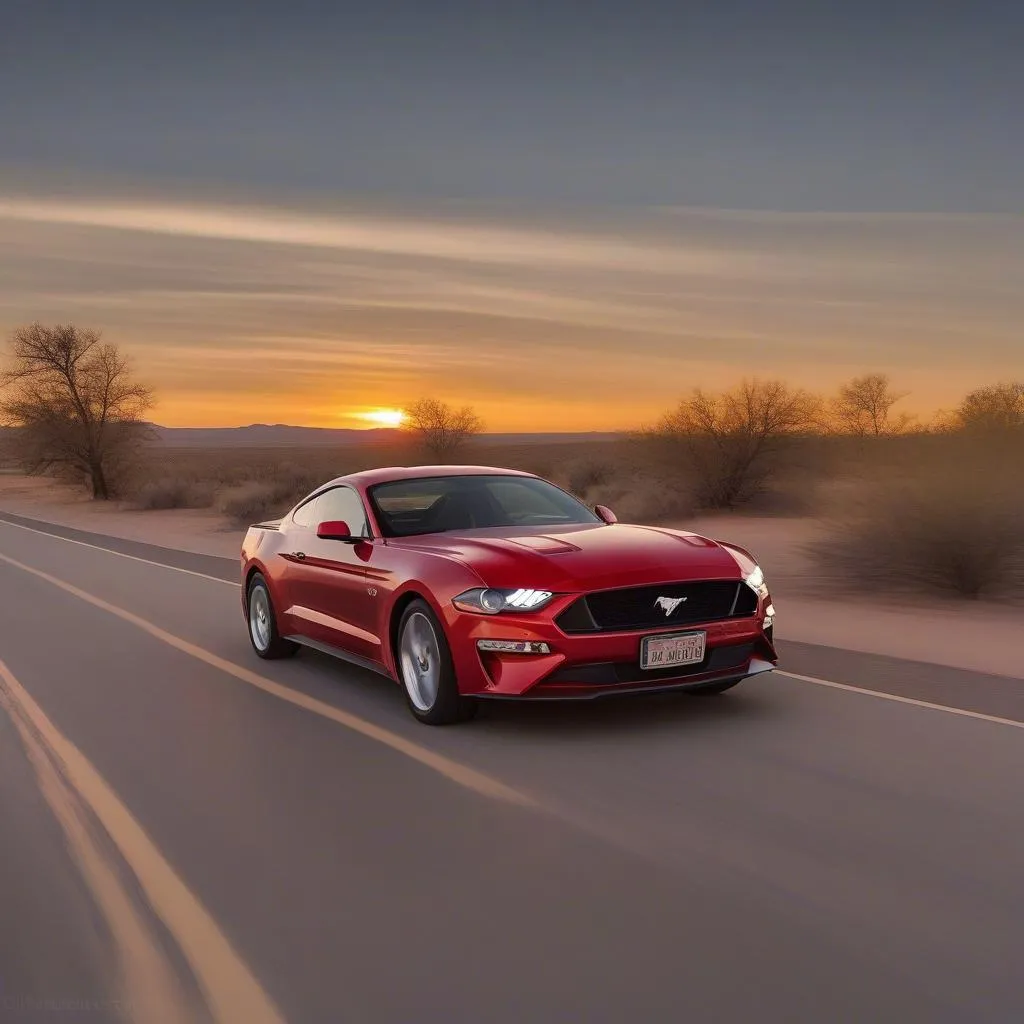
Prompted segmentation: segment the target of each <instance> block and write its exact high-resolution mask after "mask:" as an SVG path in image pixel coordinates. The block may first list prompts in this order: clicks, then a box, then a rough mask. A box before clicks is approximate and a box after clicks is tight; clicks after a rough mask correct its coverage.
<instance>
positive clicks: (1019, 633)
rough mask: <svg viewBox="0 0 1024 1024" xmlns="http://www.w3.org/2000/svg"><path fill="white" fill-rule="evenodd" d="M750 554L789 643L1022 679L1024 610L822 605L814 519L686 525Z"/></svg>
mask: <svg viewBox="0 0 1024 1024" xmlns="http://www.w3.org/2000/svg"><path fill="white" fill-rule="evenodd" d="M0 511H7V512H12V513H15V514H18V515H24V516H31V517H34V518H36V519H42V520H45V521H47V522H51V523H58V524H60V525H62V526H68V527H72V528H75V529H80V530H88V531H91V532H94V533H100V534H105V535H107V536H112V537H121V538H124V539H128V540H137V541H142V542H144V543H149V544H159V545H161V546H163V547H169V548H177V549H180V550H184V551H195V552H199V553H201V554H209V555H221V556H223V557H226V558H235V557H237V555H238V548H239V544H240V541H241V537H242V533H241V531H240V530H239V529H238V528H237V527H234V526H233V525H231V524H230V523H228V522H226V521H225V520H224V519H223V518H222V517H221V516H219V515H217V514H216V513H213V512H209V511H198V510H168V511H152V512H140V511H138V510H134V509H131V508H127V507H125V506H123V505H120V504H117V503H110V504H99V503H95V502H91V501H89V500H88V499H87V498H86V497H85V496H84V495H82V494H79V493H77V492H73V491H71V490H69V489H67V488H64V487H61V486H59V485H55V484H54V483H53V482H52V481H47V480H41V479H31V478H25V477H22V476H18V475H14V474H0ZM678 525H679V526H681V527H682V528H684V529H688V530H693V531H694V532H697V533H702V534H705V535H707V536H710V537H716V538H718V539H722V540H731V541H733V542H734V543H737V544H740V545H742V546H744V547H746V548H748V549H749V550H750V551H751V553H752V554H754V556H755V557H756V558H757V559H758V561H759V562H760V563H761V564H762V566H764V568H765V572H766V574H767V576H768V580H769V583H770V585H771V587H772V595H773V599H774V602H775V605H776V609H777V612H778V618H777V620H776V633H777V635H778V637H779V638H780V639H781V640H799V641H803V642H805V643H815V644H822V645H825V646H828V647H838V648H842V649H845V650H852V651H862V652H865V653H870V654H885V655H890V656H892V657H899V658H909V659H913V660H916V661H926V662H933V663H936V664H941V665H951V666H954V667H956V668H964V669H969V670H973V671H979V672H993V673H997V674H999V675H1006V676H1013V677H1015V678H1022V679H1024V658H1022V657H1021V654H1020V645H1021V638H1022V637H1024V609H1022V608H1020V607H1017V608H1007V607H1005V606H1002V605H997V604H994V603H992V604H989V603H984V602H983V603H971V604H965V603H963V602H955V601H950V602H940V601H935V600H929V601H924V600H922V601H920V602H919V603H916V604H912V603H908V602H907V601H901V602H897V601H894V600H887V599H885V598H878V597H872V598H870V599H868V598H851V597H848V596H840V595H838V594H837V595H836V596H835V597H834V598H827V597H823V596H822V595H821V593H820V592H818V593H815V592H814V589H813V587H814V584H815V583H816V581H815V579H814V574H813V572H812V570H811V568H810V566H809V564H808V562H807V560H806V559H805V557H804V556H803V554H802V552H801V547H802V545H803V544H805V543H806V542H807V541H808V540H811V539H812V538H813V537H814V535H815V531H816V530H817V529H819V528H820V527H819V526H818V525H817V524H816V523H815V522H814V521H813V520H807V519H794V518H784V517H765V516H737V515H728V516H714V517H706V518H700V519H694V520H688V521H687V522H685V523H680V524H678Z"/></svg>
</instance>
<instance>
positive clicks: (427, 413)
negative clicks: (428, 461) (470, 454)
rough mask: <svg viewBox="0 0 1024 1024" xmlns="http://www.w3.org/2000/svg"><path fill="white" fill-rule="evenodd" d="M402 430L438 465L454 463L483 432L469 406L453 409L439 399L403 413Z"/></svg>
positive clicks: (420, 402)
mask: <svg viewBox="0 0 1024 1024" xmlns="http://www.w3.org/2000/svg"><path fill="white" fill-rule="evenodd" d="M404 413H405V418H404V420H403V427H404V429H405V430H407V431H408V432H409V433H411V434H412V435H413V436H414V437H415V438H416V440H417V441H418V442H419V444H420V445H421V447H423V448H424V449H425V450H426V451H427V452H429V453H430V455H431V457H432V458H433V459H435V460H436V461H437V462H444V461H446V460H449V459H452V458H454V457H455V455H456V454H457V453H458V452H459V450H460V449H461V448H463V447H464V446H465V444H466V442H468V441H469V440H470V439H471V438H473V437H475V436H476V435H477V434H479V433H480V432H481V431H482V430H483V423H482V422H481V420H480V417H479V416H477V414H476V413H475V412H474V411H473V409H472V408H470V407H469V406H464V407H463V408H461V409H453V408H452V407H451V406H449V405H447V404H446V403H444V402H442V401H439V400H438V399H436V398H421V399H419V400H418V401H416V402H413V403H412V405H410V406H409V407H408V408H406V409H405V410H404Z"/></svg>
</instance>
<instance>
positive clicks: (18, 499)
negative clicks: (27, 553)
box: [0, 473, 242, 558]
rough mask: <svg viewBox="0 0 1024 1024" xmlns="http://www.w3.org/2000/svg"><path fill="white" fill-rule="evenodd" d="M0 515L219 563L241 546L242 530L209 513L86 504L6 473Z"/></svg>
mask: <svg viewBox="0 0 1024 1024" xmlns="http://www.w3.org/2000/svg"><path fill="white" fill-rule="evenodd" d="M0 511H4V512H13V513H14V514H16V515H23V516H31V517H32V518H35V519H42V520H45V521H46V522H49V523H58V524H59V525H61V526H68V527H71V528H73V529H76V530H88V531H90V532H92V533H102V534H105V535H107V536H109V537H121V538H123V539H125V540H137V541H141V542H142V543H145V544H159V545H161V546H162V547H165V548H178V549H180V550H182V551H196V552H198V553H200V554H203V555H222V556H223V557H225V558H236V557H237V556H238V549H239V545H240V544H241V541H242V531H240V530H239V529H238V528H237V527H235V526H233V525H232V524H231V523H229V522H228V521H226V520H225V519H224V518H223V517H222V516H220V515H218V514H217V513H215V512H211V511H207V510H200V509H168V510H166V511H153V512H140V511H139V510H137V509H132V508H130V507H128V506H126V505H123V504H121V503H119V502H97V501H90V500H89V498H88V497H87V496H86V495H85V494H84V493H83V492H79V491H76V490H73V489H71V488H68V487H62V486H60V485H59V484H54V482H53V481H52V480H45V479H42V478H37V477H36V478H33V477H23V476H18V475H15V474H10V473H4V474H0Z"/></svg>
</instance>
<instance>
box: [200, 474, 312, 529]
mask: <svg viewBox="0 0 1024 1024" xmlns="http://www.w3.org/2000/svg"><path fill="white" fill-rule="evenodd" d="M322 483H325V480H324V479H323V478H322V477H316V476H313V475H311V474H304V473H301V472H288V471H284V472H281V473H279V474H277V475H274V476H272V477H270V478H268V479H264V480H247V481H244V482H242V483H238V484H234V485H232V486H230V487H227V488H225V489H224V490H222V491H221V492H219V493H218V495H217V500H216V507H217V509H218V511H219V512H220V513H221V514H222V515H224V516H227V518H229V519H230V520H231V521H232V522H233V523H235V524H236V525H248V524H250V523H255V522H259V521H261V520H265V519H277V518H279V517H280V516H283V515H284V514H285V513H286V512H287V511H288V510H289V509H290V508H291V507H292V506H293V505H295V504H296V503H297V502H298V501H299V500H300V499H302V498H304V497H305V496H306V495H307V494H309V492H310V491H312V490H314V489H315V488H316V487H318V486H319V485H320V484H322Z"/></svg>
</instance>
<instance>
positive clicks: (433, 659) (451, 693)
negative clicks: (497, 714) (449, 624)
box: [395, 599, 477, 725]
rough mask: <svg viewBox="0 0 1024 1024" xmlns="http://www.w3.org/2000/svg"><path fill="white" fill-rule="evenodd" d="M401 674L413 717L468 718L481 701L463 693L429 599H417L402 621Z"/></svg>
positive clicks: (433, 721)
mask: <svg viewBox="0 0 1024 1024" xmlns="http://www.w3.org/2000/svg"><path fill="white" fill-rule="evenodd" d="M396 653H397V658H396V659H395V660H396V661H397V663H398V674H399V677H400V678H401V681H402V685H403V686H404V687H405V699H406V703H407V704H408V705H409V710H410V711H411V712H412V714H413V717H415V718H416V719H417V720H418V721H420V722H423V723H425V724H426V725H450V724H452V723H454V722H464V721H466V720H467V719H470V718H472V717H473V716H474V715H475V714H476V709H477V704H476V701H475V700H473V699H472V698H471V697H464V696H463V695H462V694H461V693H459V687H458V683H457V682H456V680H455V666H454V665H453V664H452V655H451V649H450V648H449V646H448V640H447V638H446V637H445V635H444V629H443V628H442V626H441V623H440V622H439V621H438V619H437V616H436V615H434V612H433V610H432V609H431V607H430V605H428V604H427V603H426V601H423V600H420V599H417V600H415V601H413V602H412V603H411V604H410V605H409V606H408V607H407V608H406V609H405V611H404V612H403V613H402V619H401V621H400V622H399V624H398V650H397V652H396Z"/></svg>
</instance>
